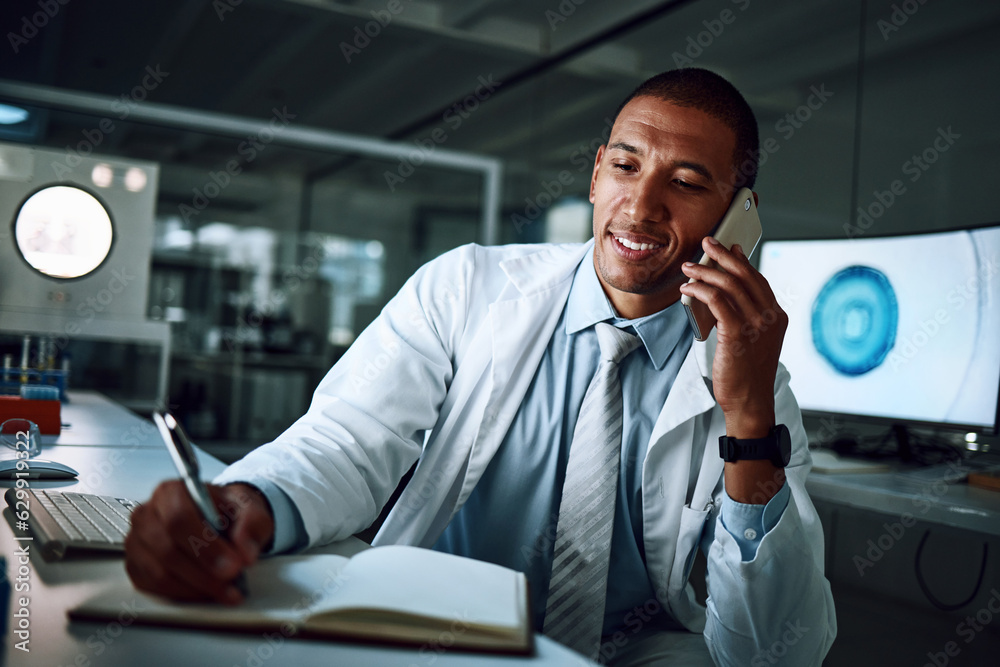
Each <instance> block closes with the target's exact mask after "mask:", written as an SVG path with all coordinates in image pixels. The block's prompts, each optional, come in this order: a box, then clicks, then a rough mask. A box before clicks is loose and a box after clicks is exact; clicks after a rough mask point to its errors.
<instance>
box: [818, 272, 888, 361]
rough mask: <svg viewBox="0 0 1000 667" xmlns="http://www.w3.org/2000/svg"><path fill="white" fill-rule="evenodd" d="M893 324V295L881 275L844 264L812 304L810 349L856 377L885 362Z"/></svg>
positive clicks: (886, 280)
mask: <svg viewBox="0 0 1000 667" xmlns="http://www.w3.org/2000/svg"><path fill="white" fill-rule="evenodd" d="M898 320H899V308H898V307H897V305H896V293H895V292H894V291H893V289H892V285H891V284H889V279H888V278H886V277H885V274H884V273H882V272H881V271H879V270H878V269H873V268H871V267H870V266H849V267H847V268H846V269H842V270H840V271H838V272H837V273H836V274H834V276H833V277H832V278H830V279H829V280H828V281H826V284H825V285H823V288H822V289H821V290H820V291H819V295H818V296H817V297H816V300H815V301H814V302H813V311H812V336H813V345H814V346H815V347H816V351H817V352H819V353H820V354H821V355H823V357H824V358H825V359H826V360H827V361H828V362H830V365H831V366H833V368H834V369H836V370H837V371H838V372H840V373H843V374H844V375H861V374H862V373H867V372H868V371H870V370H871V369H873V368H875V367H877V366H878V365H879V364H881V363H882V362H883V361H884V360H885V358H886V356H887V355H888V354H889V350H891V349H892V346H893V345H894V344H895V343H896V322H897V321H898Z"/></svg>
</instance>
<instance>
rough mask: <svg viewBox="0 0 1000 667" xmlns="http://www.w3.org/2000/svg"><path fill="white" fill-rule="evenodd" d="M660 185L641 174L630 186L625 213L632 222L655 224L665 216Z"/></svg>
mask: <svg viewBox="0 0 1000 667" xmlns="http://www.w3.org/2000/svg"><path fill="white" fill-rule="evenodd" d="M663 195H664V192H663V187H662V184H661V183H659V182H657V181H656V180H655V179H653V178H652V176H651V175H650V174H648V173H646V174H641V175H640V176H639V178H637V179H635V180H634V181H633V184H632V191H631V192H630V193H629V200H628V204H627V206H626V207H625V212H626V213H627V214H628V216H629V217H630V218H631V219H632V221H633V222H656V221H658V220H662V219H663V217H664V216H665V214H666V202H665V199H664V196H663Z"/></svg>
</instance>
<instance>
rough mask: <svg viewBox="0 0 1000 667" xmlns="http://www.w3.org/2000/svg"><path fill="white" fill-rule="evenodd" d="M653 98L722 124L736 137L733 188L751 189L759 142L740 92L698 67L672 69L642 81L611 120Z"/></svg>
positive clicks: (754, 124) (749, 111) (750, 110)
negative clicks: (637, 100)
mask: <svg viewBox="0 0 1000 667" xmlns="http://www.w3.org/2000/svg"><path fill="white" fill-rule="evenodd" d="M644 96H649V97H656V98H658V99H661V100H663V101H665V102H670V103H671V104H676V105H677V106H682V107H693V108H695V109H698V110H700V111H704V112H705V113H707V114H708V115H709V116H711V117H713V118H715V119H717V120H720V121H722V123H723V124H725V125H726V127H728V128H730V129H731V130H732V131H733V133H734V134H735V135H736V150H735V153H734V154H733V186H734V187H735V188H741V187H744V186H746V187H748V188H752V187H753V185H754V183H755V182H756V181H757V167H758V166H759V165H758V156H759V155H760V138H759V136H758V133H757V118H756V117H755V116H754V114H753V110H752V109H751V108H750V105H749V104H747V101H746V100H745V99H743V95H741V94H740V91H738V90H736V87H735V86H734V85H733V84H731V83H729V81H727V80H726V79H724V78H723V77H721V76H719V75H718V74H716V73H715V72H710V71H709V70H707V69H701V68H699V67H685V68H681V69H673V70H670V71H667V72H663V73H662V74H657V75H656V76H654V77H651V78H649V79H646V80H645V81H644V82H642V83H641V84H640V85H639V87H638V88H636V89H635V90H633V91H632V93H631V94H630V95H629V96H628V97H626V98H625V101H624V102H622V103H621V106H619V107H618V111H616V112H615V120H616V121H617V120H618V114H620V113H621V112H622V109H624V108H625V105H626V104H628V103H629V102H631V101H632V100H633V99H635V98H636V97H644Z"/></svg>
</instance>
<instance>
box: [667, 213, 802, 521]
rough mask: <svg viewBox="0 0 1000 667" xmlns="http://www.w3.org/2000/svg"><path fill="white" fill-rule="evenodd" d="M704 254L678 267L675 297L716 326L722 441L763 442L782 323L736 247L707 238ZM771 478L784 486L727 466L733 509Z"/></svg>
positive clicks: (763, 472)
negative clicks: (701, 310)
mask: <svg viewBox="0 0 1000 667" xmlns="http://www.w3.org/2000/svg"><path fill="white" fill-rule="evenodd" d="M754 197H756V195H754ZM720 227H721V226H720ZM755 243H756V241H755ZM702 248H703V250H704V251H705V256H706V257H707V258H708V259H709V260H711V261H710V262H705V263H699V264H695V263H693V262H687V263H685V264H684V265H683V266H682V267H681V270H682V271H683V273H684V275H686V276H688V278H691V279H693V280H692V282H688V283H686V284H684V285H682V286H681V294H683V295H684V297H686V300H688V301H692V302H697V303H698V304H700V305H703V306H704V307H706V308H707V309H708V310H709V311H710V313H711V316H712V317H714V318H715V319H716V320H717V324H716V327H717V329H718V334H717V338H718V344H717V346H716V349H715V359H714V362H713V366H712V386H713V391H714V394H715V400H716V401H717V402H718V404H719V407H720V408H722V411H723V414H724V415H725V417H726V434H727V435H729V436H731V437H734V438H762V437H765V436H766V435H767V434H768V433H769V431H770V429H771V427H772V426H774V424H775V416H774V381H775V376H776V374H777V370H778V357H779V355H780V353H781V344H782V342H783V340H784V337H785V329H786V328H787V327H788V316H787V315H786V314H785V312H784V311H783V310H782V309H781V306H780V305H778V300H777V299H776V298H775V296H774V292H773V291H772V290H771V286H770V285H769V284H768V282H767V280H766V279H765V278H764V276H762V275H761V274H760V272H759V271H757V270H756V269H755V268H754V267H753V265H752V264H750V260H749V259H748V258H747V255H746V253H745V252H744V250H743V248H742V246H741V245H740V244H738V243H736V244H734V245H733V246H732V248H731V249H727V248H726V246H725V245H723V244H722V243H720V242H719V241H718V240H717V239H715V238H713V237H706V238H705V239H704V240H703V241H702ZM775 476H777V477H779V478H780V480H781V481H782V482H783V480H784V475H783V471H782V470H780V469H775V468H774V467H773V465H772V464H771V463H770V462H769V461H738V462H736V463H727V464H726V491H727V492H728V493H729V495H730V497H731V498H733V499H734V500H736V501H738V502H759V500H751V498H753V497H759V489H760V488H762V487H761V486H760V484H761V482H763V481H767V480H769V479H773V478H774V477H775ZM779 486H780V485H779ZM755 494H756V496H755Z"/></svg>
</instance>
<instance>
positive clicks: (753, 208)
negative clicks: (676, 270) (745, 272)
mask: <svg viewBox="0 0 1000 667" xmlns="http://www.w3.org/2000/svg"><path fill="white" fill-rule="evenodd" d="M760 236H761V229H760V218H759V217H758V216H757V204H756V202H754V200H753V192H751V191H750V188H740V190H739V192H737V193H736V196H734V197H733V201H732V203H731V204H730V205H729V210H728V211H726V213H725V215H723V216H722V219H721V220H720V221H719V224H717V225H716V226H715V230H714V231H713V232H712V237H713V238H715V240H716V241H718V242H719V243H721V244H722V245H724V246H725V247H726V249H727V250H728V249H730V248H732V247H733V246H734V245H736V244H739V246H740V247H741V248H742V249H743V252H744V254H745V255H746V256H747V257H750V256H751V255H753V251H754V250H756V249H757V243H758V242H759V241H760ZM698 263H699V264H701V265H702V266H712V267H715V268H719V267H718V265H717V264H716V263H715V260H713V259H711V258H710V257H709V256H708V255H706V254H704V253H702V256H701V260H700V261H699V262H698ZM688 282H689V283H693V282H695V279H694V278H692V279H691V280H689V281H688ZM681 303H682V304H684V311H685V312H686V313H687V316H688V322H690V323H691V328H692V329H694V337H695V340H699V341H703V340H705V339H706V338H708V334H709V333H711V332H712V327H714V326H715V315H713V314H712V311H711V310H709V309H708V306H706V305H705V304H703V303H702V302H701V301H698V299H695V298H693V297H690V296H688V295H687V294H683V295H681Z"/></svg>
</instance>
